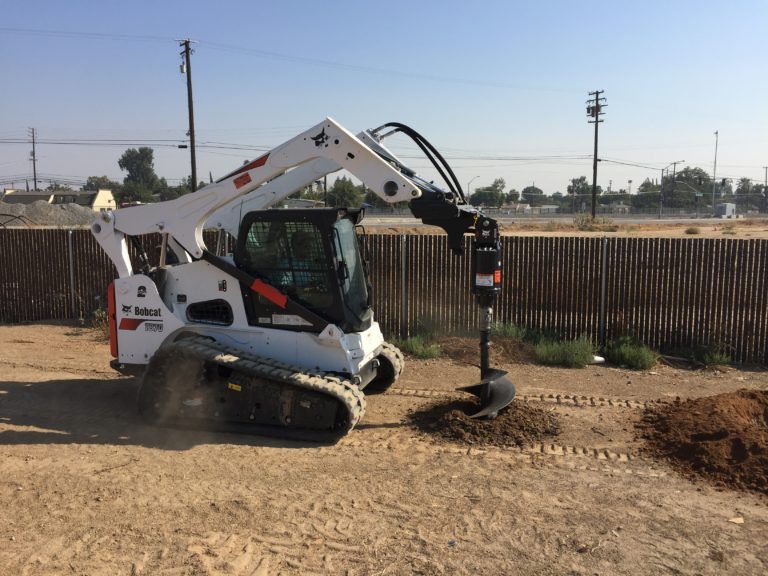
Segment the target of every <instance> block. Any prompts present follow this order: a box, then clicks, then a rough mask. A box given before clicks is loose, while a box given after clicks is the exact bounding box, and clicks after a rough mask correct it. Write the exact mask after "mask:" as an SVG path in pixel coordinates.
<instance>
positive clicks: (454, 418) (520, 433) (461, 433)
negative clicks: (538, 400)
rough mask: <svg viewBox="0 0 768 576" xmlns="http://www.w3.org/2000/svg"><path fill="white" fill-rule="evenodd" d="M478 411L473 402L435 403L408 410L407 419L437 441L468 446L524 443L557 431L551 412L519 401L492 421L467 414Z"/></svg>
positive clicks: (554, 433) (558, 430)
mask: <svg viewBox="0 0 768 576" xmlns="http://www.w3.org/2000/svg"><path fill="white" fill-rule="evenodd" d="M477 410H478V404H477V403H475V402H466V401H457V402H451V403H449V404H434V405H432V406H429V407H427V408H425V409H424V410H420V411H414V412H411V413H409V414H408V420H409V421H410V423H411V424H413V425H414V426H416V427H417V428H418V429H419V430H421V431H422V432H425V433H427V434H430V435H433V436H435V437H436V438H438V439H440V440H444V441H448V442H456V443H460V444H470V445H493V446H512V445H517V446H525V445H526V444H531V443H532V442H536V441H538V440H541V439H542V438H544V437H546V436H556V435H557V434H559V433H560V424H559V422H558V420H557V418H556V417H555V415H554V414H552V413H550V412H546V411H544V410H540V409H538V408H532V407H531V406H528V405H527V404H523V403H522V402H512V404H510V405H509V406H508V407H507V408H505V409H504V410H503V411H502V412H501V413H500V414H499V416H498V417H497V418H494V419H493V420H481V419H473V418H470V417H469V416H467V414H472V413H474V412H477Z"/></svg>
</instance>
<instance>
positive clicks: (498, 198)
mask: <svg viewBox="0 0 768 576" xmlns="http://www.w3.org/2000/svg"><path fill="white" fill-rule="evenodd" d="M505 186H506V183H505V182H504V178H496V179H495V180H494V181H493V183H492V184H491V185H490V186H483V187H482V188H476V189H475V191H474V192H473V193H472V195H471V196H470V197H469V203H470V204H474V205H475V206H495V207H498V206H501V205H502V204H504V201H505V200H506V195H505V194H504V188H505Z"/></svg>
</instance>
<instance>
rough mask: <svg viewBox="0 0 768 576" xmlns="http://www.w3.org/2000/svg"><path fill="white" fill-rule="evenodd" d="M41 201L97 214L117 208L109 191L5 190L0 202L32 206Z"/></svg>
mask: <svg viewBox="0 0 768 576" xmlns="http://www.w3.org/2000/svg"><path fill="white" fill-rule="evenodd" d="M38 200H42V201H44V202H47V203H48V204H77V205H79V206H84V207H85V208H90V209H91V210H93V211H95V212H98V211H100V210H102V209H106V210H114V209H115V208H117V204H116V203H115V197H114V196H113V195H112V191H111V190H97V191H93V190H77V191H66V192H62V191H59V192H45V191H42V190H13V189H11V190H5V191H4V194H3V196H2V201H3V202H7V203H9V204H32V202H37V201H38Z"/></svg>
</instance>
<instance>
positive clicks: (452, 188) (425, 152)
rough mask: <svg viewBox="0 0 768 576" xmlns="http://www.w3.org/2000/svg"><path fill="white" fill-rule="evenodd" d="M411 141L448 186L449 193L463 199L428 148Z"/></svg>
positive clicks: (415, 140)
mask: <svg viewBox="0 0 768 576" xmlns="http://www.w3.org/2000/svg"><path fill="white" fill-rule="evenodd" d="M411 139H412V140H413V141H414V142H415V143H416V145H417V146H418V147H419V148H421V151H422V152H423V153H424V156H426V157H427V160H429V161H430V162H431V163H432V166H434V167H435V169H436V170H437V171H438V173H439V174H440V177H441V178H442V179H443V181H444V182H445V183H446V184H447V185H448V188H450V190H451V192H453V194H454V195H456V196H459V197H463V196H462V195H461V192H460V191H458V190H456V188H454V186H453V183H451V181H450V180H449V179H448V176H446V175H445V172H443V170H442V168H441V167H440V165H439V164H438V163H437V161H436V160H435V158H434V157H433V156H432V154H431V153H430V151H429V148H427V147H426V146H424V144H423V143H422V142H421V141H420V140H417V139H415V138H411Z"/></svg>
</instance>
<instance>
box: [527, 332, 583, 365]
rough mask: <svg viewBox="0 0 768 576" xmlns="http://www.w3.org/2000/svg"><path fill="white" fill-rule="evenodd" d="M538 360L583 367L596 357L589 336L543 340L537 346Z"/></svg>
mask: <svg viewBox="0 0 768 576" xmlns="http://www.w3.org/2000/svg"><path fill="white" fill-rule="evenodd" d="M535 353H536V360H537V361H538V362H540V363H541V364H545V365H547V366H563V367H565V368H583V367H584V366H586V365H587V364H589V363H590V362H592V360H593V359H594V354H595V352H594V347H593V346H592V342H590V341H589V339H588V338H586V337H584V336H582V337H581V338H579V339H578V340H566V341H562V342H557V341H554V340H541V341H540V342H539V343H538V344H536V347H535Z"/></svg>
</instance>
